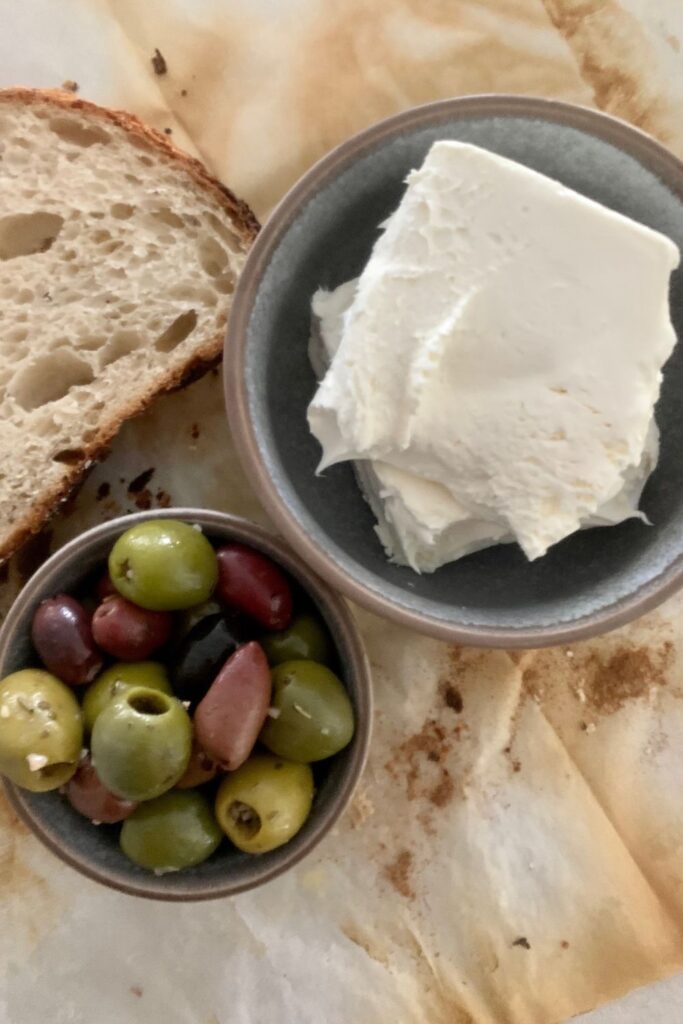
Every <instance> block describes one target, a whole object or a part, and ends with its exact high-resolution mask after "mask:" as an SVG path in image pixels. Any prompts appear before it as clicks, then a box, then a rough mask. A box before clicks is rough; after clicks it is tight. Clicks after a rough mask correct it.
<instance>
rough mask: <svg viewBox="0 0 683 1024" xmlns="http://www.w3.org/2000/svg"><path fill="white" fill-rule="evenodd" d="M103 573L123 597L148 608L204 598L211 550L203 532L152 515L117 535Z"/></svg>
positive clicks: (211, 580)
mask: <svg viewBox="0 0 683 1024" xmlns="http://www.w3.org/2000/svg"><path fill="white" fill-rule="evenodd" d="M109 575H110V576H111V580H112V583H113V584H114V586H115V587H116V589H117V590H118V591H119V593H120V594H123V596H124V597H125V598H127V599H128V600H129V601H132V602H133V603H134V604H137V605H140V607H141V608H149V609H151V610H152V611H157V612H163V611H174V610H176V609H182V608H191V607H192V605H196V604H201V603H202V602H203V601H207V600H208V599H209V597H210V595H211V593H212V592H213V589H214V587H215V586H216V580H217V579H218V562H217V560H216V553H215V551H214V550H213V548H212V547H211V545H210V544H209V542H208V540H207V539H206V537H205V536H204V534H203V533H202V532H201V530H199V529H195V528H194V527H193V526H190V525H189V523H181V522H180V521H178V520H176V519H152V520H146V521H145V522H142V523H138V524H137V526H131V528H130V529H129V530H126V532H125V533H123V534H121V536H120V537H119V539H118V540H117V541H116V543H115V544H114V547H113V548H112V550H111V554H110V555H109Z"/></svg>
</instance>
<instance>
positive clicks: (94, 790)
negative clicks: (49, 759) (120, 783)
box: [66, 756, 138, 825]
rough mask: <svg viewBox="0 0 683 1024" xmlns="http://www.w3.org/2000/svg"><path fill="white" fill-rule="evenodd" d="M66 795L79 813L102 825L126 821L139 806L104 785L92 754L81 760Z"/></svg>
mask: <svg viewBox="0 0 683 1024" xmlns="http://www.w3.org/2000/svg"><path fill="white" fill-rule="evenodd" d="M66 796H67V799H68V801H69V803H70V804H71V806H72V807H73V808H74V810H76V811H78V813H79V814H82V815H83V817H85V818H90V820H91V821H94V822H96V823H97V824H102V825H114V824H116V822H117V821H124V820H125V819H126V818H127V817H128V815H129V814H132V813H133V811H134V810H135V808H136V807H137V806H138V805H137V803H135V802H134V801H133V800H123V799H122V798H121V797H119V796H116V795H115V794H114V793H111V792H110V791H109V790H108V789H107V788H106V786H104V785H103V783H102V781H101V780H100V777H99V775H98V774H97V772H96V771H95V768H94V765H93V763H92V761H91V760H90V756H88V757H86V758H85V759H84V760H83V761H81V763H80V765H79V766H78V768H77V769H76V774H75V775H73V776H72V777H71V779H70V780H69V784H68V785H67V787H66Z"/></svg>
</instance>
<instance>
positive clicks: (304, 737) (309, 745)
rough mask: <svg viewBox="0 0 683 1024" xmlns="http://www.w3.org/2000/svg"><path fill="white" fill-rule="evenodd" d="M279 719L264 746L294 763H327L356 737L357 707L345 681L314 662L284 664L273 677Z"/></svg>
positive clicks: (265, 733)
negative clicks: (345, 686)
mask: <svg viewBox="0 0 683 1024" xmlns="http://www.w3.org/2000/svg"><path fill="white" fill-rule="evenodd" d="M272 681H273V698H272V703H273V709H274V712H275V714H274V716H273V717H270V718H268V720H267V721H266V724H265V725H264V727H263V730H262V732H261V736H260V739H261V742H262V743H263V744H264V745H265V746H266V747H268V749H269V750H272V752H273V753H274V754H278V755H279V756H280V757H288V758H291V760H292V761H322V760H323V759H324V758H326V757H332V755H333V754H336V753H338V751H340V750H342V749H343V747H345V746H346V745H347V744H348V743H349V742H350V740H351V737H352V736H353V731H354V720H353V707H352V705H351V701H350V700H349V695H348V693H347V692H346V690H345V689H344V685H343V683H342V682H341V680H340V679H338V678H337V676H336V675H335V674H334V672H332V671H330V669H329V668H326V666H325V665H318V664H316V662H314V661H285V662H283V664H282V665H278V666H277V667H276V668H274V669H273V671H272Z"/></svg>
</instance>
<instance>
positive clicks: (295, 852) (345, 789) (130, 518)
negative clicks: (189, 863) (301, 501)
mask: <svg viewBox="0 0 683 1024" xmlns="http://www.w3.org/2000/svg"><path fill="white" fill-rule="evenodd" d="M150 519H182V520H185V521H190V522H193V523H198V524H199V525H200V526H202V528H204V529H207V530H209V531H210V530H211V529H212V528H223V529H227V530H229V531H230V532H231V533H232V534H233V535H234V540H235V541H237V542H240V543H245V544H253V545H254V546H255V547H256V548H257V549H258V550H261V551H263V552H264V553H265V554H267V555H268V556H269V557H272V558H273V559H274V560H275V561H277V562H278V564H280V565H281V566H282V567H283V568H284V569H285V570H286V571H287V572H289V573H290V574H291V575H292V576H293V577H294V578H295V579H296V580H297V581H298V582H299V583H301V584H302V586H303V587H304V589H305V590H306V591H307V592H308V593H309V594H310V595H311V596H312V598H313V599H314V600H315V603H316V606H318V607H320V608H322V609H323V611H324V616H325V617H326V618H327V619H328V620H329V625H330V632H331V633H332V637H333V640H335V642H337V641H338V640H339V639H341V641H343V645H344V647H345V649H346V661H347V666H348V672H349V674H350V675H351V676H352V677H353V679H354V682H355V691H356V692H355V705H356V732H355V735H354V745H353V748H352V750H351V751H350V753H349V760H348V763H347V765H346V766H345V768H344V772H343V776H342V780H341V782H340V785H339V788H338V790H337V791H336V792H335V793H334V794H333V796H332V797H331V798H330V801H329V803H328V804H326V806H325V807H324V809H323V810H322V812H321V813H320V814H319V815H318V817H317V820H316V818H315V817H314V819H313V821H312V822H311V827H310V828H309V830H308V831H307V834H306V836H305V839H304V841H303V842H301V843H300V844H299V845H296V846H292V847H291V851H290V854H289V856H287V855H286V852H284V851H287V849H288V845H289V844H285V845H284V846H282V847H281V850H282V851H283V853H282V854H281V858H282V859H281V860H280V861H278V862H277V863H276V864H274V865H272V866H270V867H268V868H265V866H264V868H262V870H261V871H259V870H258V864H259V858H258V857H254V858H252V861H250V862H249V865H250V867H251V871H250V873H249V877H248V878H247V879H245V880H244V881H243V882H240V881H236V882H235V881H230V882H225V883H223V884H222V883H221V882H220V880H215V879H213V880H210V881H209V882H207V885H206V886H205V887H204V888H202V886H201V884H200V880H198V879H197V878H196V877H194V878H193V879H192V882H191V883H187V884H183V873H182V872H178V873H176V874H173V875H172V876H167V878H168V877H172V878H173V882H174V885H173V888H166V887H164V886H162V885H160V884H159V883H158V880H157V878H156V876H155V875H153V874H151V873H150V876H149V879H147V878H146V877H145V878H144V879H140V880H132V879H131V880H126V879H125V878H123V876H122V875H121V876H120V875H118V874H116V873H115V872H109V871H108V869H107V868H102V867H99V866H96V865H93V863H92V862H91V860H90V858H89V857H88V856H87V855H86V854H81V852H80V851H74V850H73V849H65V848H64V846H63V845H62V842H61V838H60V836H59V834H58V833H57V832H56V831H54V830H52V829H51V828H50V827H49V826H48V825H47V824H46V823H45V822H44V821H43V820H42V817H41V815H40V814H36V813H35V812H34V810H33V809H32V806H31V802H30V799H29V797H27V796H25V793H26V792H27V791H25V790H22V789H21V787H19V786H17V785H15V784H14V783H13V782H11V781H10V780H9V779H6V778H4V777H2V776H0V778H2V783H3V786H4V790H5V793H6V795H7V797H8V800H9V803H10V805H11V807H12V809H13V810H14V811H15V813H16V814H17V815H18V816H19V818H20V819H21V821H22V822H23V823H24V824H25V825H26V826H27V827H28V828H29V829H30V830H31V832H33V834H34V835H35V836H36V837H37V838H38V839H39V840H40V841H41V842H42V843H43V844H44V845H45V846H46V847H47V848H48V849H49V850H50V851H51V852H52V853H54V854H55V855H56V856H57V857H59V859H60V860H62V861H63V862H64V863H66V864H68V865H69V866H70V867H72V868H75V869H76V870H77V871H79V872H80V873H81V874H82V875H85V876H86V877H88V878H90V879H92V880H93V881H95V882H100V883H102V884H103V885H105V886H107V887H108V888H111V889H116V890H118V891H119V892H123V893H126V894H127V895H129V896H139V897H143V898H146V899H156V900H164V901H168V902H199V901H203V900H209V899H220V898H223V897H226V896H234V895H236V894H237V893H240V892H245V891H246V890H248V889H253V888H256V887H258V886H260V885H263V884H264V883H266V882H269V881H271V880H272V879H274V878H276V877H278V876H280V875H282V874H284V872H286V871H288V870H289V869H290V868H292V867H294V866H295V865H296V864H298V863H299V862H300V861H301V860H303V859H304V858H305V857H306V856H307V855H308V854H309V853H310V852H311V851H312V850H313V849H314V847H315V846H317V845H318V843H319V842H320V841H321V840H322V839H323V837H324V836H325V835H326V834H327V833H328V832H329V831H330V829H332V828H333V826H334V825H335V823H336V822H337V820H338V818H339V817H340V815H341V814H342V813H343V811H344V810H345V809H346V807H347V806H348V804H349V802H350V800H351V797H352V796H353V792H354V790H355V788H356V785H357V783H358V781H359V779H360V777H361V774H362V772H363V769H364V767H365V764H366V761H367V757H368V752H369V747H370V738H371V733H372V720H373V713H372V712H373V694H372V683H371V675H370V666H369V662H368V658H367V654H366V651H365V647H364V645H363V641H362V639H361V635H360V630H359V628H358V625H357V623H356V621H355V619H354V617H353V615H352V612H351V609H350V608H349V607H348V605H347V604H346V602H345V601H344V600H343V598H342V597H341V596H340V595H338V594H337V593H335V592H334V591H333V590H332V589H331V588H330V587H328V585H327V584H326V583H325V581H324V580H322V579H321V578H320V577H319V576H318V575H317V574H316V573H315V572H313V570H312V569H310V568H309V567H308V566H307V565H306V564H305V563H304V564H303V565H302V563H301V561H300V560H299V559H298V558H297V557H296V555H295V554H294V552H292V550H291V549H290V548H289V547H288V546H287V545H286V544H285V543H283V542H282V541H281V540H280V539H279V538H278V537H276V536H275V535H273V534H272V533H270V532H269V531H268V530H266V529H265V528H264V527H262V526H260V525H258V524H257V523H254V522H252V521H251V520H248V519H244V518H242V517H239V516H233V515H229V514H228V513H224V512H216V511H210V510H207V509H196V508H187V507H183V508H169V509H152V510H150V511H145V512H134V513H131V514H130V515H125V516H118V517H117V518H115V519H111V520H108V521H107V522H105V523H101V524H99V525H97V526H94V527H91V528H90V529H88V530H85V531H83V533H80V534H79V535H78V536H77V537H75V538H73V539H72V540H70V541H68V542H67V543H66V544H65V545H63V547H61V548H58V549H57V551H55V552H54V553H53V554H52V555H51V556H50V557H49V558H48V559H46V561H45V562H44V563H43V564H42V565H41V566H40V568H39V569H38V570H37V571H36V572H35V573H34V574H33V575H32V576H31V578H30V579H29V580H28V581H27V583H26V584H25V585H24V587H23V588H22V590H21V592H20V593H19V594H18V595H17V598H16V600H15V601H14V602H13V603H12V606H11V608H10V610H9V612H8V614H7V617H6V619H5V621H4V623H3V625H2V628H1V629H0V676H2V675H3V674H4V671H3V669H2V666H3V665H4V663H5V661H6V659H7V656H8V653H9V650H10V648H11V645H12V641H13V639H14V636H15V632H16V629H17V627H18V624H19V621H20V620H21V617H22V616H23V615H24V614H25V612H26V611H27V610H28V609H29V608H30V607H31V605H32V604H33V603H34V602H35V600H36V595H37V593H38V592H39V591H40V590H41V589H42V587H43V586H44V585H45V584H46V583H47V582H48V581H49V580H50V579H52V578H54V577H58V576H59V574H60V572H61V571H62V570H63V569H64V567H65V566H66V565H68V564H70V563H72V562H73V561H74V560H76V559H77V558H78V556H79V554H80V552H81V550H82V547H83V543H84V541H86V542H88V543H93V544H96V543H98V542H102V541H105V540H113V539H114V537H116V536H119V535H120V534H121V533H122V532H123V531H124V530H126V529H127V528H128V527H130V526H134V525H136V524H137V523H140V522H144V521H145V520H150ZM32 795H34V794H30V796H32ZM252 862H253V867H252ZM262 863H264V862H262ZM166 884H168V883H166Z"/></svg>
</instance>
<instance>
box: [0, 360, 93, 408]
mask: <svg viewBox="0 0 683 1024" xmlns="http://www.w3.org/2000/svg"><path fill="white" fill-rule="evenodd" d="M93 377H94V374H93V371H92V369H91V367H90V366H89V365H88V363H86V362H85V360H84V359H81V358H80V357H79V356H77V355H76V354H75V353H74V352H70V351H69V350H68V349H57V350H55V351H53V352H49V353H48V354H47V355H45V356H43V357H42V358H40V359H36V360H35V362H33V363H30V364H29V365H28V366H24V367H22V368H21V370H19V372H18V373H17V374H16V376H15V377H14V378H13V380H12V383H11V384H10V387H9V391H10V394H12V395H13V396H14V398H15V399H16V401H17V402H18V403H19V405H21V406H22V408H23V409H25V410H26V411H27V412H29V411H30V410H32V409H38V408H40V406H41V405H47V404H48V403H49V402H56V401H58V400H59V399H60V398H63V397H64V395H66V393H67V392H68V391H69V389H70V388H73V387H78V386H80V385H83V384H91V383H92V380H93Z"/></svg>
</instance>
